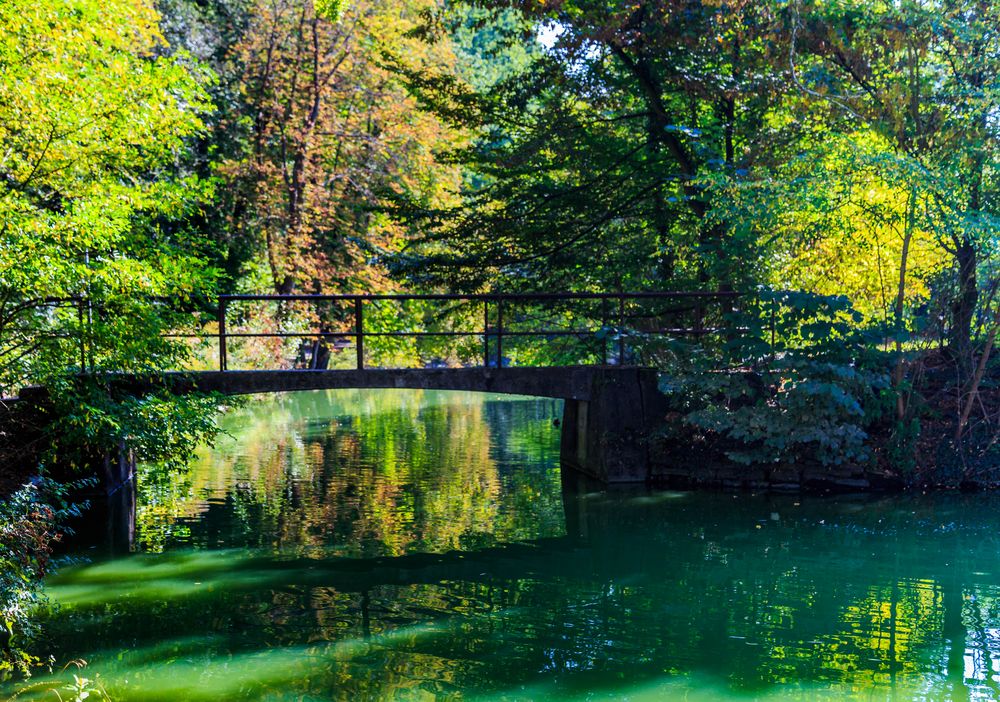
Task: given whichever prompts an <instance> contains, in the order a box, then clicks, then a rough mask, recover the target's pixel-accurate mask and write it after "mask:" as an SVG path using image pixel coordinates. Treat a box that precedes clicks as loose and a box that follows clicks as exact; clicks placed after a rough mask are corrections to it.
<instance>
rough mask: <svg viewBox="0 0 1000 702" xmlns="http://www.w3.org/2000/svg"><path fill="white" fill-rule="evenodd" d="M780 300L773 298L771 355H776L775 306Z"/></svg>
mask: <svg viewBox="0 0 1000 702" xmlns="http://www.w3.org/2000/svg"><path fill="white" fill-rule="evenodd" d="M777 303H778V301H777V300H776V299H774V298H772V299H771V357H772V358H773V357H774V342H775V333H776V329H775V307H776V306H777Z"/></svg>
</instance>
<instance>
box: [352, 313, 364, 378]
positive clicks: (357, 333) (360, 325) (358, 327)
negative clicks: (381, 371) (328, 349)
mask: <svg viewBox="0 0 1000 702" xmlns="http://www.w3.org/2000/svg"><path fill="white" fill-rule="evenodd" d="M363 302H364V301H363V299H362V298H360V297H356V298H354V338H355V339H356V340H357V343H356V344H355V346H356V347H357V352H358V364H357V366H358V370H364V368H365V317H364V311H363V310H362V307H361V306H362V304H363Z"/></svg>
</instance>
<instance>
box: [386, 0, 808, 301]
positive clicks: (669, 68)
mask: <svg viewBox="0 0 1000 702" xmlns="http://www.w3.org/2000/svg"><path fill="white" fill-rule="evenodd" d="M489 6H490V7H493V8H494V9H495V10H496V11H497V12H509V11H510V10H511V9H514V10H517V11H519V12H520V13H522V16H523V17H524V18H525V20H526V21H527V22H528V23H529V26H530V30H529V31H527V32H525V31H524V29H523V27H514V28H513V29H512V30H511V34H512V35H513V36H512V37H511V39H510V41H513V38H514V37H518V36H519V37H520V41H522V42H528V43H531V42H537V41H538V39H537V32H538V31H540V29H542V28H545V30H546V36H547V37H548V44H549V45H548V47H547V49H546V50H545V51H543V52H540V55H538V56H537V58H535V60H534V61H533V62H532V63H531V65H530V67H529V68H527V69H525V70H524V71H521V72H519V73H517V74H516V75H513V76H510V77H508V78H506V79H504V80H501V81H500V82H499V83H497V84H495V85H493V86H490V88H489V89H488V90H481V89H476V88H474V87H472V86H469V85H467V84H465V83H463V81H462V80H461V79H460V78H458V77H456V76H454V75H450V74H440V75H437V76H428V75H427V74H426V72H421V71H416V70H412V69H408V68H407V67H405V66H402V67H398V70H399V71H400V72H401V73H403V74H404V75H405V76H406V77H407V79H408V83H409V85H410V87H411V90H413V92H414V93H415V94H416V95H418V96H419V97H420V98H421V99H422V100H423V101H424V103H425V104H426V105H427V106H428V107H429V108H430V109H433V110H435V111H436V113H437V114H440V115H442V117H444V118H447V119H450V120H451V121H452V122H453V123H455V124H457V125H461V126H464V127H466V128H471V129H473V130H474V131H475V134H476V136H477V139H476V141H475V142H474V144H473V145H472V146H471V147H470V148H469V149H467V150H464V151H461V152H460V153H459V154H458V158H459V159H460V161H461V163H462V164H463V165H464V166H465V167H466V169H467V170H468V172H469V173H470V175H469V177H468V179H467V183H466V187H465V188H464V190H463V193H462V194H463V199H462V202H461V205H460V206H458V207H456V208H453V209H451V210H447V211H443V212H442V211H440V210H437V211H428V210H421V209H420V208H419V207H412V206H409V203H407V204H406V205H403V206H401V207H400V208H399V209H398V210H397V213H398V214H400V215H401V216H404V217H414V219H415V220H416V221H421V222H423V224H424V225H425V226H427V227H428V228H430V229H431V233H430V234H428V235H427V236H426V237H424V238H423V239H422V240H421V241H420V242H419V245H418V246H417V247H416V249H415V250H416V253H418V254H421V255H419V256H416V257H414V258H412V259H400V261H399V263H400V267H401V269H402V270H405V271H408V272H410V273H411V274H414V275H415V276H416V277H417V278H418V279H433V280H443V281H447V282H448V283H449V284H452V285H463V286H466V287H477V286H482V285H484V284H486V283H488V282H491V283H495V282H496V281H497V280H501V279H503V280H504V283H503V284H504V285H517V284H519V283H517V282H515V280H516V279H518V278H527V279H528V281H530V282H527V283H523V284H525V285H535V286H538V285H543V284H544V285H549V286H559V287H581V288H588V287H603V288H616V287H623V286H624V287H643V286H655V287H659V288H664V287H691V286H701V287H709V286H718V287H722V288H729V287H733V286H734V285H736V284H739V283H744V282H746V280H745V279H746V278H747V277H748V274H749V273H750V271H752V269H753V267H752V266H744V265H742V263H743V262H745V261H746V256H748V255H750V256H753V255H754V250H753V248H752V247H750V246H748V244H749V243H750V242H749V241H748V237H747V236H746V235H745V234H744V233H741V232H737V231H734V230H733V228H732V227H730V226H729V223H727V222H726V221H725V220H724V219H721V218H719V217H718V216H717V214H718V212H717V205H718V204H719V202H718V200H717V190H716V188H715V187H713V186H714V185H715V183H717V181H718V180H719V179H727V180H731V179H736V180H740V179H744V178H746V177H747V176H748V174H749V173H750V172H751V170H752V169H754V168H755V167H758V166H760V165H762V164H764V163H767V162H770V161H771V160H773V159H775V158H776V157H778V156H779V155H780V154H781V153H782V152H783V151H784V150H785V147H786V144H787V143H788V142H789V141H790V140H791V137H792V136H794V135H793V134H789V133H788V132H787V131H782V130H777V129H773V128H771V126H770V122H769V113H770V111H771V110H772V109H775V108H777V107H778V106H780V104H781V96H782V94H783V93H784V92H785V90H786V88H787V84H786V82H785V81H784V80H782V76H781V73H780V71H775V70H774V69H773V62H772V59H773V52H774V47H775V45H776V41H777V38H778V36H779V32H780V28H781V17H780V15H779V14H777V13H776V12H775V11H774V8H773V7H772V6H770V5H769V4H763V3H748V2H740V3H727V4H721V3H713V2H698V3H690V2H668V1H663V2H655V3H629V4H626V5H618V6H608V5H606V4H604V3H597V2H589V1H587V0H582V1H579V2H564V3H519V2H495V3H490V4H489ZM492 31H496V27H494V28H493V29H492ZM536 53H539V52H536ZM752 277H753V276H752V275H749V278H752Z"/></svg>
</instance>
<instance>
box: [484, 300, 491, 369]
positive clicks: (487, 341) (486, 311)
mask: <svg viewBox="0 0 1000 702" xmlns="http://www.w3.org/2000/svg"><path fill="white" fill-rule="evenodd" d="M489 367H490V301H489V300H483V368H489Z"/></svg>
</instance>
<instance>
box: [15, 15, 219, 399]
mask: <svg viewBox="0 0 1000 702" xmlns="http://www.w3.org/2000/svg"><path fill="white" fill-rule="evenodd" d="M158 21H159V17H158V15H157V14H156V12H155V11H154V9H153V7H152V3H151V2H150V1H149V0H112V1H111V2H95V1H94V0H57V1H56V2H46V3H34V2H24V1H22V0H14V1H12V2H5V3H3V4H2V5H0V25H2V26H3V27H4V32H3V33H2V35H0V67H2V70H0V141H2V142H3V144H4V149H5V152H4V157H3V159H2V160H0V390H2V391H3V392H4V393H5V394H12V393H14V394H16V391H17V390H18V387H19V386H20V385H22V384H25V383H37V382H40V381H42V380H43V379H44V378H45V377H46V376H48V375H49V374H50V373H51V372H56V373H61V372H63V371H64V370H65V369H67V368H72V367H77V368H79V366H80V363H81V353H80V346H79V343H78V341H79V339H80V337H81V335H84V333H85V330H86V334H87V335H88V336H89V339H88V341H89V342H90V343H91V346H92V349H93V352H94V355H95V356H97V358H96V359H94V360H95V361H96V362H97V363H100V362H101V360H102V359H101V356H102V355H103V356H104V357H105V358H106V360H108V362H109V365H113V366H115V367H122V366H124V367H129V368H135V367H137V366H141V365H144V364H155V363H157V362H158V361H159V357H160V356H162V355H163V353H164V343H163V342H161V341H160V339H159V334H160V332H162V331H163V329H164V328H165V327H166V326H168V323H167V322H166V321H159V314H158V311H159V310H160V309H169V308H171V307H174V308H176V307H178V306H183V305H184V304H190V301H191V300H192V298H193V297H194V296H196V295H197V294H199V293H200V292H201V291H203V290H204V289H205V287H206V286H207V285H209V284H210V283H211V281H212V278H213V271H212V270H211V269H209V268H207V267H206V266H205V265H204V263H203V261H202V260H201V259H200V258H199V256H198V255H197V253H196V249H197V242H196V241H195V240H193V239H192V236H191V235H190V233H182V232H176V231H168V230H165V229H163V228H162V227H161V226H160V224H161V218H163V217H179V216H181V215H183V214H184V213H185V212H189V211H191V210H193V209H197V208H198V207H199V206H200V205H201V203H203V202H204V201H205V199H206V198H208V197H210V196H211V194H212V188H211V184H210V183H209V182H207V181H204V180H201V179H198V178H196V177H193V176H190V175H186V174H183V173H179V172H177V171H175V170H174V169H173V168H172V166H173V164H175V163H176V162H177V160H178V159H180V158H183V157H184V156H185V153H186V150H187V147H188V141H187V140H188V139H190V138H191V137H192V136H193V135H195V134H197V133H198V131H199V130H200V129H202V127H203V123H202V115H203V114H205V112H206V111H208V110H209V109H210V105H209V103H208V99H207V97H208V96H207V94H206V92H205V86H206V85H207V84H209V83H210V82H211V76H210V75H209V74H208V73H207V72H206V71H204V70H203V69H201V68H200V67H199V66H198V65H197V64H195V63H194V62H193V61H191V60H190V58H189V57H186V56H184V55H182V54H176V55H174V56H164V55H162V54H161V50H162V49H163V41H162V37H161V35H160V32H159V29H158ZM71 296H78V297H85V298H87V300H88V305H87V309H85V310H81V309H79V308H78V307H77V305H75V304H70V305H67V306H64V307H62V308H60V309H58V310H53V309H52V307H51V306H40V305H39V304H38V303H37V301H38V300H41V299H45V298H47V297H71ZM153 298H160V299H164V298H169V300H170V302H171V304H170V305H163V304H156V305H154V304H153V303H152V302H142V301H143V300H151V299H153ZM80 312H83V314H82V315H81V314H80ZM68 336H72V337H73V338H74V339H75V340H76V341H70V340H69V339H67V337H68Z"/></svg>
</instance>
